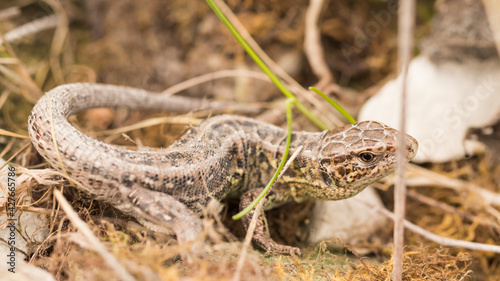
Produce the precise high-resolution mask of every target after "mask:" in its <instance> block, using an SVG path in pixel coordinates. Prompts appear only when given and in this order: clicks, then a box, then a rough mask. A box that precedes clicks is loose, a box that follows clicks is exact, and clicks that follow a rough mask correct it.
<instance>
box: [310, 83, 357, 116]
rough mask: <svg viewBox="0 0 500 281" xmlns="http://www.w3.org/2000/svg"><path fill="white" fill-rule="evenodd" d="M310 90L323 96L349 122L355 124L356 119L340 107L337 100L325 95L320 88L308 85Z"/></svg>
mask: <svg viewBox="0 0 500 281" xmlns="http://www.w3.org/2000/svg"><path fill="white" fill-rule="evenodd" d="M309 89H310V90H312V91H314V92H315V93H316V94H318V95H320V96H321V97H322V98H324V99H325V100H326V101H327V102H328V103H329V104H331V105H332V106H333V107H334V108H335V109H336V110H337V111H338V112H340V114H342V115H343V116H344V117H345V118H346V119H347V120H348V121H349V122H350V123H351V124H356V123H357V122H356V120H355V119H354V118H352V116H351V115H349V113H347V111H345V109H343V108H342V106H340V105H339V104H338V103H337V102H335V101H334V100H332V99H331V98H329V97H328V96H327V95H325V94H324V93H323V92H321V91H320V90H318V89H316V88H314V87H309Z"/></svg>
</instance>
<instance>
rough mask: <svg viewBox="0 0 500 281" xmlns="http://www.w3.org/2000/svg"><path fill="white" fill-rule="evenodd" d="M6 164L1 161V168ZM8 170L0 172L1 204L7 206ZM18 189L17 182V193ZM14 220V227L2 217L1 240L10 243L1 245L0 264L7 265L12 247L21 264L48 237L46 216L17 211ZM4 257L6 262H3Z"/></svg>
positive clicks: (0, 220)
mask: <svg viewBox="0 0 500 281" xmlns="http://www.w3.org/2000/svg"><path fill="white" fill-rule="evenodd" d="M4 163H5V161H3V160H2V159H0V166H1V165H3V164H4ZM8 168H9V166H5V167H4V169H2V170H0V185H2V188H0V202H2V204H7V202H8V196H7V195H5V194H4V193H3V191H2V190H6V191H8V180H7V177H8V172H9V171H8ZM11 183H12V181H11ZM18 187H19V186H17V180H16V191H17V188H18ZM27 203H28V202H27ZM13 218H14V219H15V220H13V221H12V222H13V225H12V224H9V221H8V217H7V215H5V214H4V215H2V216H0V225H1V226H0V238H1V239H2V240H4V241H7V243H10V244H7V243H0V264H5V263H6V262H7V255H9V254H11V246H15V247H16V248H17V249H16V250H15V251H14V253H15V255H16V257H15V261H16V262H19V261H20V260H22V259H24V258H25V257H26V255H25V254H24V253H27V254H31V253H33V252H34V251H35V250H36V248H37V247H38V245H40V244H41V242H43V241H44V240H45V238H47V236H48V229H47V225H48V224H49V222H48V220H47V218H46V217H45V215H43V214H38V213H34V212H29V211H23V212H21V211H19V210H17V211H16V212H15V214H14V217H13ZM19 250H20V251H19ZM23 252H24V253H23ZM2 257H3V258H4V261H2ZM0 280H4V279H0Z"/></svg>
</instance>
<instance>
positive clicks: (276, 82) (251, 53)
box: [206, 0, 328, 130]
mask: <svg viewBox="0 0 500 281" xmlns="http://www.w3.org/2000/svg"><path fill="white" fill-rule="evenodd" d="M206 2H207V3H208V5H209V6H210V8H212V10H213V11H214V13H215V14H216V15H217V17H219V19H220V20H221V21H222V23H223V24H224V25H225V26H226V27H227V29H228V30H229V31H230V32H231V34H232V35H233V36H234V38H236V40H237V41H238V43H240V44H241V46H243V49H245V51H246V52H247V53H248V55H249V56H250V57H251V58H252V59H253V60H254V61H255V63H256V64H257V65H258V66H259V67H260V68H261V69H262V71H264V73H265V74H266V75H267V76H268V77H269V79H271V81H272V82H273V83H274V85H276V87H278V89H280V91H281V92H282V93H283V94H284V95H285V96H286V97H287V98H293V99H294V102H293V105H294V106H295V107H296V108H297V109H298V110H300V112H302V114H304V115H305V116H306V117H307V118H308V119H309V120H311V122H313V123H314V124H315V125H316V126H317V127H318V128H320V129H322V130H327V129H328V127H327V126H326V124H325V123H323V121H321V120H320V119H319V118H318V117H316V116H315V115H314V114H313V113H312V112H311V111H309V109H307V107H305V106H304V105H303V104H302V103H301V102H300V101H299V100H297V98H295V96H294V95H293V94H292V92H290V90H288V89H287V88H286V87H285V85H283V83H281V80H280V79H278V77H276V75H274V73H273V72H272V71H271V70H270V69H269V68H268V67H267V65H266V64H265V63H264V62H263V61H262V59H261V58H260V57H259V56H258V55H257V54H256V53H255V52H254V50H253V49H252V48H251V47H250V45H248V43H247V42H246V41H245V39H243V37H242V36H241V35H240V34H239V33H238V31H237V30H236V28H234V26H233V25H232V24H231V22H230V21H229V20H228V19H227V18H226V16H225V15H224V14H223V13H222V11H221V10H220V9H219V7H217V5H215V3H214V2H213V1H212V0H206Z"/></svg>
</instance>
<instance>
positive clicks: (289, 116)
mask: <svg viewBox="0 0 500 281" xmlns="http://www.w3.org/2000/svg"><path fill="white" fill-rule="evenodd" d="M292 103H294V98H289V99H287V101H286V123H287V128H288V134H287V136H286V146H285V152H284V153H283V158H282V159H281V162H280V164H279V166H278V169H277V170H276V172H275V173H274V176H273V177H272V179H271V180H270V181H269V183H268V184H267V185H266V187H265V188H264V190H263V191H262V192H261V193H260V194H259V196H257V198H256V199H255V200H253V201H252V203H250V205H248V206H247V207H246V208H245V209H243V210H242V211H241V212H239V213H238V214H236V215H234V216H233V220H239V219H241V218H242V217H243V216H244V215H246V214H248V212H250V211H251V210H252V209H253V208H254V207H255V206H256V205H257V204H258V203H259V202H260V200H262V198H264V196H266V194H267V192H268V191H269V190H270V189H271V186H273V184H274V182H275V181H276V179H277V178H278V175H279V174H280V173H281V170H283V166H285V163H286V160H287V158H288V152H289V150H290V143H291V141H292Z"/></svg>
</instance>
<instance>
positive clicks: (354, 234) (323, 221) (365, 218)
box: [309, 187, 388, 245]
mask: <svg viewBox="0 0 500 281" xmlns="http://www.w3.org/2000/svg"><path fill="white" fill-rule="evenodd" d="M363 202H367V203H368V205H367V204H365V203H363ZM371 206H375V207H380V208H383V205H382V201H381V200H380V198H379V197H378V195H377V193H376V192H375V190H374V189H373V188H371V187H368V188H366V189H365V190H364V191H362V192H361V193H359V194H358V195H356V196H354V197H352V198H349V199H346V200H340V201H319V200H318V201H316V205H315V206H314V209H313V219H312V221H311V226H310V235H309V242H311V243H319V242H321V241H324V240H329V241H327V242H332V243H330V244H331V245H335V244H338V242H337V239H336V238H339V239H340V240H341V241H342V242H344V243H346V244H350V245H356V243H358V242H359V241H366V240H367V239H368V238H369V237H370V236H372V235H373V234H374V233H376V231H377V230H378V229H380V228H383V227H387V225H388V219H387V218H385V217H384V216H381V215H380V214H379V213H377V212H375V211H374V210H373V207H371Z"/></svg>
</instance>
